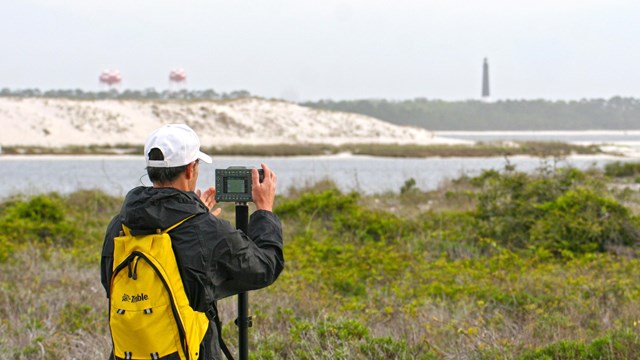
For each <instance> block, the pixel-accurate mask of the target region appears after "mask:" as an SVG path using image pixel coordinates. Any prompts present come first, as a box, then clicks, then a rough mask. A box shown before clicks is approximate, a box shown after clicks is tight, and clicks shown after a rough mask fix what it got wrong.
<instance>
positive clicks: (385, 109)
mask: <svg viewBox="0 0 640 360" xmlns="http://www.w3.org/2000/svg"><path fill="white" fill-rule="evenodd" d="M302 105H305V106H309V107H313V108H319V109H328V110H335V111H346V112H352V113H357V114H363V115H368V116H372V117H375V118H378V119H381V120H384V121H388V122H391V123H394V124H399V125H412V126H417V127H423V128H427V129H430V130H440V131H443V130H632V129H640V99H634V98H626V97H612V98H610V99H582V100H577V101H551V100H500V101H495V102H484V101H478V100H467V101H443V100H429V99H424V98H417V99H413V100H403V101H391V100H376V99H370V100H345V101H333V100H321V101H317V102H305V103H302Z"/></svg>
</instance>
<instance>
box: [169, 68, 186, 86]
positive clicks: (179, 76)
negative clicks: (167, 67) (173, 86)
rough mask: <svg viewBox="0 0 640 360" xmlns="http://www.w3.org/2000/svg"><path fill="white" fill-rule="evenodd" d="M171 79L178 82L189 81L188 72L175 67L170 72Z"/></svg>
mask: <svg viewBox="0 0 640 360" xmlns="http://www.w3.org/2000/svg"><path fill="white" fill-rule="evenodd" d="M169 81H171V82H172V83H177V84H180V83H183V82H185V81H187V73H186V72H185V71H184V69H173V70H171V72H170V73H169Z"/></svg>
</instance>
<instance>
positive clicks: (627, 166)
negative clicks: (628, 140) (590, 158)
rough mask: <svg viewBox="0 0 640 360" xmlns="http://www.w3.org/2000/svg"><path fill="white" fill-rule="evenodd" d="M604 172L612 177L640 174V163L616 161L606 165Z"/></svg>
mask: <svg viewBox="0 0 640 360" xmlns="http://www.w3.org/2000/svg"><path fill="white" fill-rule="evenodd" d="M604 172H605V174H606V175H607V176H612V177H631V176H636V175H640V163H639V162H620V161H615V162H612V163H608V164H607V165H605V166H604Z"/></svg>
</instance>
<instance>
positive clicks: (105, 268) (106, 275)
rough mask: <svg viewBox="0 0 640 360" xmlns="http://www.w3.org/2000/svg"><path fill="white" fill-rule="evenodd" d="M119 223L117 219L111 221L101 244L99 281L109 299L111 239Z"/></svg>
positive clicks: (111, 259) (111, 260) (111, 266)
mask: <svg viewBox="0 0 640 360" xmlns="http://www.w3.org/2000/svg"><path fill="white" fill-rule="evenodd" d="M120 226H121V225H120V221H118V217H117V216H116V217H114V218H113V219H111V222H110V223H109V226H108V227H107V231H106V233H105V235H104V243H103V244H102V256H101V258H100V281H102V287H104V290H105V291H106V293H107V297H109V286H111V273H112V272H113V238H115V237H116V235H117V234H118V232H119V230H118V229H119V228H120Z"/></svg>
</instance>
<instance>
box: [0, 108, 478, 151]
mask: <svg viewBox="0 0 640 360" xmlns="http://www.w3.org/2000/svg"><path fill="white" fill-rule="evenodd" d="M166 123H186V124H188V125H190V126H191V127H192V128H193V129H194V130H195V131H196V132H197V133H198V135H199V137H200V141H201V142H202V144H203V146H207V147H208V146H221V147H223V146H229V145H235V144H257V145H261V144H334V145H339V144H345V143H379V144H466V143H471V142H469V141H464V140H457V139H450V138H445V137H438V136H434V134H433V132H431V131H428V130H425V129H419V128H415V127H406V126H397V125H393V124H390V123H387V122H383V121H380V120H377V119H374V118H371V117H367V116H363V115H357V114H350V113H342V112H334V111H323V110H315V109H311V108H306V107H303V106H299V105H296V104H292V103H288V102H284V101H275V100H264V99H256V98H248V99H239V100H232V101H118V100H99V101H82V100H64V99H39V98H27V99H14V98H0V126H1V127H0V146H8V145H13V146H16V145H23V146H45V147H60V146H67V145H118V144H128V145H141V144H143V143H144V139H145V138H146V136H147V135H148V134H149V133H150V132H151V131H152V130H153V129H155V128H157V127H160V126H162V125H163V124H166Z"/></svg>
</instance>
